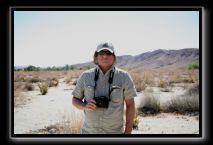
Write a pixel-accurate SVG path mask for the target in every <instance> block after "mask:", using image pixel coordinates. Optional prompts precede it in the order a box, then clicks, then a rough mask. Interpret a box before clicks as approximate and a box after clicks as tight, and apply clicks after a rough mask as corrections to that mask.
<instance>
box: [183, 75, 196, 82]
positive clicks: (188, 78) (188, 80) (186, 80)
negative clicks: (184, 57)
mask: <svg viewBox="0 0 213 145" xmlns="http://www.w3.org/2000/svg"><path fill="white" fill-rule="evenodd" d="M183 82H184V83H194V80H193V78H192V77H190V76H188V77H185V78H183Z"/></svg>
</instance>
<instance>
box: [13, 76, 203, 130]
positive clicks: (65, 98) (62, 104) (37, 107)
mask: <svg viewBox="0 0 213 145" xmlns="http://www.w3.org/2000/svg"><path fill="white" fill-rule="evenodd" d="M72 88H73V87H71V86H67V85H66V84H64V83H63V80H60V83H59V86H57V87H51V88H49V91H48V93H47V94H46V95H41V94H40V92H39V90H35V91H28V92H23V93H24V94H25V95H28V96H31V97H32V99H31V100H32V101H31V103H29V104H27V105H25V106H23V107H18V108H14V134H25V133H29V132H30V131H34V130H38V129H42V128H44V127H46V126H49V125H54V124H55V123H58V122H60V121H61V120H62V119H63V118H64V116H66V115H67V114H68V115H70V114H75V115H76V116H81V117H82V115H83V112H82V111H80V110H78V109H76V108H74V107H73V106H72V103H71V100H72V95H71V92H72ZM181 93H183V92H182V90H181V89H180V88H177V90H176V91H175V92H174V91H173V92H170V93H166V92H162V93H160V94H158V96H159V97H160V101H161V102H162V105H164V104H166V102H167V101H168V100H169V99H170V98H171V96H175V95H178V94H181ZM143 97H144V96H143V93H139V94H138V97H136V98H135V103H136V106H137V107H138V106H140V105H141V104H143V103H142V102H143ZM74 117H75V116H74ZM132 133H133V134H196V133H199V120H198V116H188V115H177V114H171V113H160V114H158V115H156V116H146V117H141V118H140V123H139V128H138V130H133V132H132Z"/></svg>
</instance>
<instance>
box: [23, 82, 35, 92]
mask: <svg viewBox="0 0 213 145" xmlns="http://www.w3.org/2000/svg"><path fill="white" fill-rule="evenodd" d="M25 89H26V90H28V91H33V90H34V89H35V87H34V86H33V84H31V83H26V84H25Z"/></svg>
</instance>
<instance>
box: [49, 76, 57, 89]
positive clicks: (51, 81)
mask: <svg viewBox="0 0 213 145" xmlns="http://www.w3.org/2000/svg"><path fill="white" fill-rule="evenodd" d="M58 84H59V81H58V79H56V78H51V79H49V81H48V85H49V87H56V86H58Z"/></svg>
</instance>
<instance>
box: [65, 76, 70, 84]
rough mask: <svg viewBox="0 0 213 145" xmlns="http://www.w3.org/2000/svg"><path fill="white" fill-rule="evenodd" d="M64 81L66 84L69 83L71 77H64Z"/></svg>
mask: <svg viewBox="0 0 213 145" xmlns="http://www.w3.org/2000/svg"><path fill="white" fill-rule="evenodd" d="M64 82H65V83H66V84H69V83H71V82H72V77H66V78H65V80H64Z"/></svg>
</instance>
